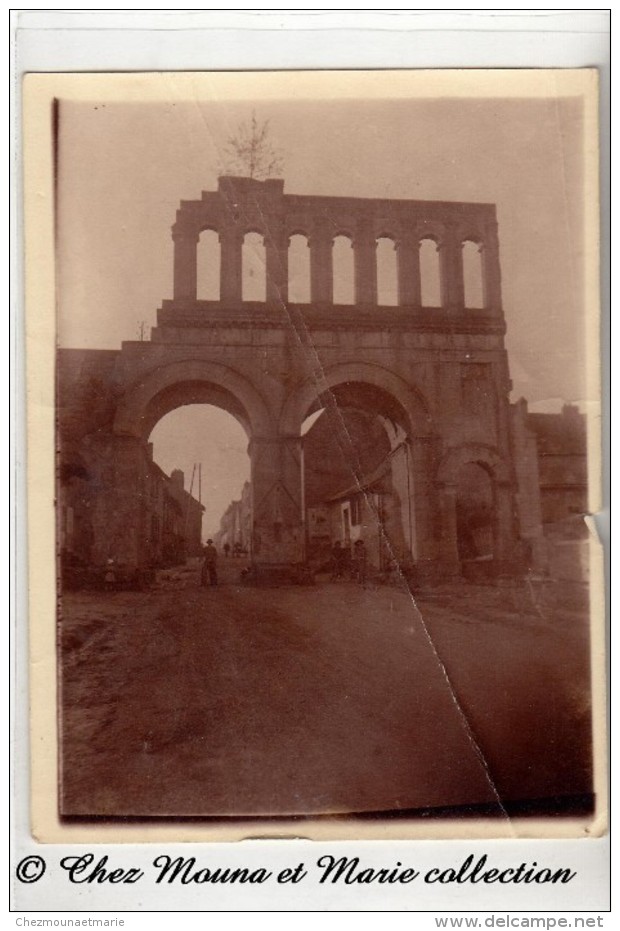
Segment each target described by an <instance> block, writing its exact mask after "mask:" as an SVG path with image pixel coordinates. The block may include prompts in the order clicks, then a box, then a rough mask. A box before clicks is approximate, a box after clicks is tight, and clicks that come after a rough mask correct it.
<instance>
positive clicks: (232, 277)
mask: <svg viewBox="0 0 620 931" xmlns="http://www.w3.org/2000/svg"><path fill="white" fill-rule="evenodd" d="M242 248H243V235H242V233H241V231H240V230H239V229H237V228H236V227H229V228H228V229H224V230H222V231H221V232H220V249H221V253H220V301H222V303H226V304H240V303H241V300H242V273H243V272H242V261H243V259H242Z"/></svg>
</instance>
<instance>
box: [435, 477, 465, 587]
mask: <svg viewBox="0 0 620 931" xmlns="http://www.w3.org/2000/svg"><path fill="white" fill-rule="evenodd" d="M438 490H439V519H440V527H441V532H440V540H439V560H440V562H441V565H442V570H443V571H444V572H445V574H446V575H458V574H459V573H460V565H461V564H460V559H459V549H458V535H457V523H456V499H457V491H458V490H457V487H456V485H447V484H445V485H440V486H439V489H438Z"/></svg>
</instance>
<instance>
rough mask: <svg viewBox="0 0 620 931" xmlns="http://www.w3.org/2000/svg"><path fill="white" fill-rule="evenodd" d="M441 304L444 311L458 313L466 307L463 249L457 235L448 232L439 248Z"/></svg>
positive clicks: (450, 231)
mask: <svg viewBox="0 0 620 931" xmlns="http://www.w3.org/2000/svg"><path fill="white" fill-rule="evenodd" d="M439 263H440V269H441V304H442V307H443V308H444V310H447V311H452V312H458V311H462V310H463V309H464V306H465V287H464V282H463V249H462V244H461V242H460V240H459V238H458V236H457V234H456V233H455V232H454V231H452V230H447V231H446V234H445V236H444V239H443V241H442V243H441V245H440V248H439Z"/></svg>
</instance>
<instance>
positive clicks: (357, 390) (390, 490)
mask: <svg viewBox="0 0 620 931" xmlns="http://www.w3.org/2000/svg"><path fill="white" fill-rule="evenodd" d="M317 415H318V416H317ZM409 431H410V425H409V418H408V416H407V414H406V412H405V411H404V409H403V408H402V407H401V405H400V403H399V402H398V401H397V400H396V399H395V398H394V397H393V396H391V395H390V394H389V393H388V392H387V391H384V390H382V389H380V388H378V387H376V386H374V385H370V384H364V383H363V382H343V383H342V384H339V385H335V386H333V387H331V388H330V389H329V391H327V392H325V393H324V394H322V395H321V396H320V397H319V398H317V399H316V401H315V402H313V403H312V404H311V405H310V407H309V408H308V411H307V416H306V419H305V421H304V427H303V428H302V433H303V434H304V437H303V463H304V509H305V514H304V517H305V529H306V551H307V556H308V559H309V561H310V562H311V563H312V564H313V565H314V566H315V567H316V568H317V570H318V571H319V572H320V571H325V572H331V571H332V569H331V568H330V563H331V560H332V559H333V554H334V547H335V546H336V545H337V551H339V552H341V553H342V554H343V556H342V561H343V573H345V574H346V572H348V571H350V568H351V567H352V566H353V565H354V561H355V554H356V552H358V550H356V544H357V545H358V546H359V545H360V544H359V543H358V541H363V544H364V547H365V550H366V559H367V562H368V567H369V571H371V572H379V573H385V572H389V571H392V570H396V568H397V567H401V568H402V567H403V566H404V565H407V564H409V563H410V562H411V560H412V552H413V550H414V548H415V526H414V524H415V517H414V506H413V504H414V503H413V486H412V475H411V449H410V445H409Z"/></svg>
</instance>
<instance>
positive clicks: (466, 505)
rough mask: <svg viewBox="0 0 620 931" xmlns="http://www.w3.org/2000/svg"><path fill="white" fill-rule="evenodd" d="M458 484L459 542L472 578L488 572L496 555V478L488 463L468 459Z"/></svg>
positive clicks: (462, 559) (463, 564)
mask: <svg viewBox="0 0 620 931" xmlns="http://www.w3.org/2000/svg"><path fill="white" fill-rule="evenodd" d="M456 487H457V495H456V532H457V546H458V554H459V559H460V562H461V567H462V570H463V574H464V575H465V576H466V577H467V578H472V579H473V578H478V577H485V576H488V575H490V574H491V572H492V570H493V558H494V555H495V554H494V521H493V515H494V512H495V507H494V504H495V494H494V485H493V480H492V478H491V475H490V474H489V472H488V470H487V469H486V468H485V467H484V466H482V465H480V464H479V463H477V462H468V463H465V464H464V465H462V466H461V468H460V469H459V471H458V475H457V486H456Z"/></svg>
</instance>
